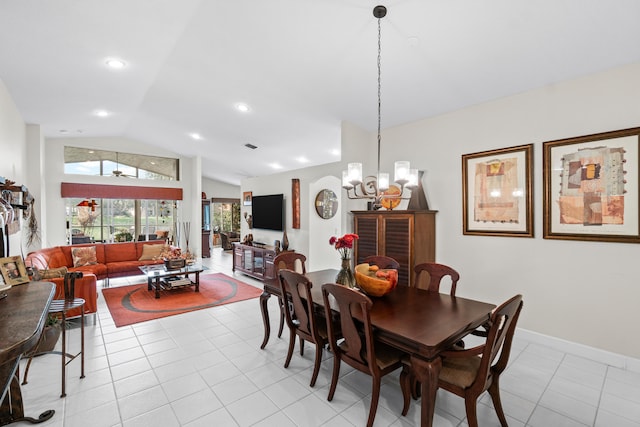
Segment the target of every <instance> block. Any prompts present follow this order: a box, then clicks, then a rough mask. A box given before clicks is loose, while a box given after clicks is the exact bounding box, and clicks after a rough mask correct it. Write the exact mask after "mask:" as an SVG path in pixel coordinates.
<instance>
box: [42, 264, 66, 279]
mask: <svg viewBox="0 0 640 427" xmlns="http://www.w3.org/2000/svg"><path fill="white" fill-rule="evenodd" d="M38 273H39V274H40V278H39V279H38V280H42V279H55V278H57V277H64V275H65V274H67V267H64V266H63V267H58V268H49V269H45V270H39V271H38Z"/></svg>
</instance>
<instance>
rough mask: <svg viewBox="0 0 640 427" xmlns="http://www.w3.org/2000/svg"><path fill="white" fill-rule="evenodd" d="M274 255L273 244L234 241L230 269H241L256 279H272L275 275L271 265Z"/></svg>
mask: <svg viewBox="0 0 640 427" xmlns="http://www.w3.org/2000/svg"><path fill="white" fill-rule="evenodd" d="M275 257H276V248H275V247H273V246H267V245H264V246H263V245H260V246H254V245H245V244H242V243H234V244H233V268H232V271H234V272H235V271H236V270H238V271H241V272H242V273H244V274H246V275H247V276H251V277H253V278H255V279H258V280H269V279H273V278H275V277H276V275H275V268H274V265H273V259H274V258H275Z"/></svg>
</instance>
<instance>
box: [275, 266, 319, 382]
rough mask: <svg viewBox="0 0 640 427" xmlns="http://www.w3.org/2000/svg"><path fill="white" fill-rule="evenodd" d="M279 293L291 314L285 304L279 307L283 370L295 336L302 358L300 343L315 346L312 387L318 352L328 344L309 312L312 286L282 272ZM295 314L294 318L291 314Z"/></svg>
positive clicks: (302, 278)
mask: <svg viewBox="0 0 640 427" xmlns="http://www.w3.org/2000/svg"><path fill="white" fill-rule="evenodd" d="M278 277H279V280H280V289H281V291H282V297H283V300H285V301H290V302H291V306H292V307H293V312H292V310H291V307H290V305H289V304H283V306H282V308H283V310H284V318H285V320H286V322H287V326H288V327H289V331H290V333H289V349H288V351H287V358H286V360H285V362H284V367H285V368H288V367H289V363H290V362H291V357H292V356H293V348H294V347H295V343H296V336H298V337H299V338H300V355H301V356H303V355H304V342H305V341H309V342H312V343H314V344H315V345H316V358H315V363H314V365H313V373H312V374H311V383H310V384H309V385H310V386H311V387H313V386H314V385H315V383H316V379H317V378H318V373H319V372H320V362H321V361H322V349H323V348H324V346H326V345H327V344H328V343H329V341H328V335H327V328H326V323H325V322H324V320H322V319H318V320H316V316H315V312H314V309H313V298H312V297H311V288H312V286H313V284H312V283H311V282H310V281H309V279H307V278H306V277H305V276H304V275H302V274H300V273H296V272H295V271H293V270H287V269H282V270H280V271H279V272H278ZM294 312H295V316H294V315H293V313H294Z"/></svg>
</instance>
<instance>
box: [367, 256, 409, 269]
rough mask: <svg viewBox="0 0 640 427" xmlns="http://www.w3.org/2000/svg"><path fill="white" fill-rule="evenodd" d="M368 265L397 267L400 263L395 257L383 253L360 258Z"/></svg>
mask: <svg viewBox="0 0 640 427" xmlns="http://www.w3.org/2000/svg"><path fill="white" fill-rule="evenodd" d="M362 262H366V263H367V264H369V265H377V266H378V267H380V268H393V269H396V270H397V269H399V268H400V263H399V262H398V261H396V260H395V259H393V258H391V257H388V256H385V255H371V256H368V257H366V258H365V259H363V260H362Z"/></svg>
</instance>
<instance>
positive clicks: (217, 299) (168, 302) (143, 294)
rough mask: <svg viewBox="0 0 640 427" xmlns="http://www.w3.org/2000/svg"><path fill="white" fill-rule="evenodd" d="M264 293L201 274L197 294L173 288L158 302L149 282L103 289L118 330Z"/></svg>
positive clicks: (222, 276) (222, 277) (190, 289)
mask: <svg viewBox="0 0 640 427" xmlns="http://www.w3.org/2000/svg"><path fill="white" fill-rule="evenodd" d="M261 293H262V289H259V288H256V287H255V286H251V285H247V284H246V283H243V282H241V281H239V280H236V279H234V278H232V277H229V276H227V275H225V274H222V273H215V274H207V275H201V276H200V292H195V286H189V287H184V288H177V289H171V290H167V291H161V292H160V298H159V299H156V298H155V291H154V290H151V291H148V290H147V284H146V283H141V284H139V285H129V286H120V287H116V288H107V289H103V290H102V295H104V299H105V301H106V302H107V306H108V307H109V311H110V312H111V316H112V317H113V321H114V322H115V324H116V326H118V327H120V326H126V325H132V324H134V323H139V322H145V321H147V320H152V319H159V318H161V317H167V316H173V315H175V314H181V313H186V312H189V311H194V310H201V309H203V308H209V307H215V306H217V305H223V304H229V303H232V302H237V301H243V300H247V299H250V298H257V297H258V296H259V295H260V294H261ZM256 308H257V307H256Z"/></svg>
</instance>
